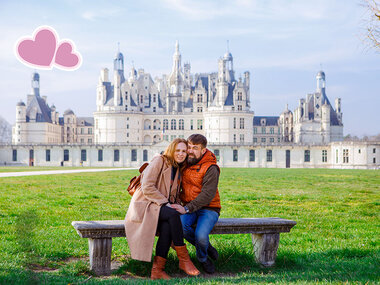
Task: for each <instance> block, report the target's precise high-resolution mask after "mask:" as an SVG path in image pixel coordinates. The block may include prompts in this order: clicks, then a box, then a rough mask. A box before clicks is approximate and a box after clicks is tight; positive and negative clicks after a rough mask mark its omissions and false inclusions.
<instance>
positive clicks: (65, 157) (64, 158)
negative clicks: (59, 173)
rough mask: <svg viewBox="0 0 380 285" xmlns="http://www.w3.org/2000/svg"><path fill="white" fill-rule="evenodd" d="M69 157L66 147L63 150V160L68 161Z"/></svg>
mask: <svg viewBox="0 0 380 285" xmlns="http://www.w3.org/2000/svg"><path fill="white" fill-rule="evenodd" d="M69 159H70V153H69V150H68V149H64V150H63V161H69Z"/></svg>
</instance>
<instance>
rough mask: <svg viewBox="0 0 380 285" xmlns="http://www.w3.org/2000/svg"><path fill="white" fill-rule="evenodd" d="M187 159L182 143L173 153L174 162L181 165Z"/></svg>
mask: <svg viewBox="0 0 380 285" xmlns="http://www.w3.org/2000/svg"><path fill="white" fill-rule="evenodd" d="M186 157H187V146H186V144H184V143H183V142H181V143H179V144H177V146H176V147H175V151H174V160H175V161H176V162H177V163H182V162H184V161H185V159H186Z"/></svg>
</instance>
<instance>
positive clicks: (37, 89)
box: [31, 72, 40, 96]
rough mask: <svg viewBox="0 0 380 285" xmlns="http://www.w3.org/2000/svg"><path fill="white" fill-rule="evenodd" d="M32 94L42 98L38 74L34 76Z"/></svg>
mask: <svg viewBox="0 0 380 285" xmlns="http://www.w3.org/2000/svg"><path fill="white" fill-rule="evenodd" d="M31 84H32V94H33V95H37V96H40V75H39V74H38V73H37V72H34V73H33V74H32V82H31Z"/></svg>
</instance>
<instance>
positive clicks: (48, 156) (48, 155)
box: [45, 149, 50, 161]
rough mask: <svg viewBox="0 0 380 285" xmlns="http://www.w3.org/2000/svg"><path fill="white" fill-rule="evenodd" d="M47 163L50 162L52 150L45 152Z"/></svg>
mask: <svg viewBox="0 0 380 285" xmlns="http://www.w3.org/2000/svg"><path fill="white" fill-rule="evenodd" d="M45 156H46V161H50V149H47V150H46V151H45Z"/></svg>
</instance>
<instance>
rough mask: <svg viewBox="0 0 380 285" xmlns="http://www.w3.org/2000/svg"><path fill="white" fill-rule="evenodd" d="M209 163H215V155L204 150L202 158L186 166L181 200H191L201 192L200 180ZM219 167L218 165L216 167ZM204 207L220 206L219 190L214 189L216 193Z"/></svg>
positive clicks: (186, 201)
mask: <svg viewBox="0 0 380 285" xmlns="http://www.w3.org/2000/svg"><path fill="white" fill-rule="evenodd" d="M211 165H216V166H218V165H217V164H216V157H215V155H214V154H213V153H212V152H211V151H209V150H208V149H207V150H206V152H205V154H204V155H203V157H202V159H201V160H200V161H199V162H198V163H197V164H195V165H192V166H190V167H187V168H186V169H185V170H184V171H183V174H182V192H181V196H180V197H181V201H182V202H184V203H185V204H187V203H189V202H191V201H193V200H194V199H195V198H196V197H197V196H198V195H199V194H200V193H201V192H202V182H203V177H204V176H205V174H206V172H207V170H208V168H209V167H210V166H211ZM218 168H219V167H218ZM206 207H212V208H221V205H220V196H219V191H218V189H216V194H215V197H214V199H212V201H211V203H210V204H208V205H206Z"/></svg>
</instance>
